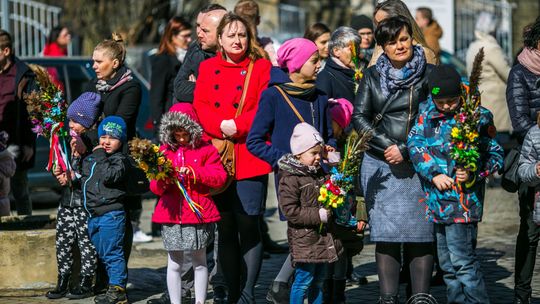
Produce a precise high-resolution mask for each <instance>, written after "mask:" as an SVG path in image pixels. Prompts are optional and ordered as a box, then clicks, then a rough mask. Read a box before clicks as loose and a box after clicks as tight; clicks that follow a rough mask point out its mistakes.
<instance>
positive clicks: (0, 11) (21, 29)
mask: <svg viewBox="0 0 540 304" xmlns="http://www.w3.org/2000/svg"><path fill="white" fill-rule="evenodd" d="M61 11H62V9H61V8H59V7H56V6H51V5H46V4H43V3H40V2H36V1H30V0H0V26H1V27H2V29H4V30H6V31H8V32H10V33H11V35H12V36H13V41H14V51H15V54H16V55H17V56H36V55H38V54H39V53H40V52H41V51H42V50H43V47H44V46H45V41H46V37H47V35H48V34H49V31H50V30H51V29H52V28H53V27H55V26H57V25H58V21H59V16H60V12H61Z"/></svg>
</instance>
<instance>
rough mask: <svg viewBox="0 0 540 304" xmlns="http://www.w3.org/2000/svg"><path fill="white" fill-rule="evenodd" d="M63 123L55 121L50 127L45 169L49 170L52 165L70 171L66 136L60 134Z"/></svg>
mask: <svg viewBox="0 0 540 304" xmlns="http://www.w3.org/2000/svg"><path fill="white" fill-rule="evenodd" d="M63 127H64V123H63V122H59V123H55V124H54V125H53V126H52V128H51V138H49V161H48V162H47V171H51V169H52V168H53V166H60V168H61V169H62V171H71V168H70V164H69V159H68V155H67V153H66V152H67V146H66V140H65V139H66V137H65V136H63V135H62V133H63Z"/></svg>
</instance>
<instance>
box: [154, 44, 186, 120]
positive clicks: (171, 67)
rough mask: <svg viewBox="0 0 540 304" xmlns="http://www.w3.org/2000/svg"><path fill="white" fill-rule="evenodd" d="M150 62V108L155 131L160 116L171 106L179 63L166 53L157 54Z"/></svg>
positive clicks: (173, 56) (175, 58)
mask: <svg viewBox="0 0 540 304" xmlns="http://www.w3.org/2000/svg"><path fill="white" fill-rule="evenodd" d="M151 61H152V77H151V78H150V88H151V90H150V108H151V111H152V113H151V114H152V121H153V124H154V128H155V129H157V128H158V125H159V121H160V120H161V116H162V115H163V114H164V113H166V112H167V111H168V110H169V108H170V107H171V106H172V105H173V93H174V78H175V77H176V75H177V74H178V70H179V69H180V61H179V60H178V58H177V57H176V56H175V55H170V54H167V53H162V54H157V55H155V56H153V57H152V59H151Z"/></svg>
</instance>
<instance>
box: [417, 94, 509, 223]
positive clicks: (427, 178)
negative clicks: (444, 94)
mask: <svg viewBox="0 0 540 304" xmlns="http://www.w3.org/2000/svg"><path fill="white" fill-rule="evenodd" d="M455 125H456V120H455V119H454V115H452V114H444V113H441V112H439V111H438V110H437V108H436V107H435V104H434V103H433V101H432V100H431V97H429V100H428V104H427V108H426V109H425V110H424V112H422V113H421V114H420V115H419V116H418V119H417V122H416V125H415V126H414V127H413V128H412V130H411V132H410V133H409V137H408V141H407V148H408V150H409V155H410V157H411V161H412V163H413V165H414V169H415V170H416V172H418V175H419V176H420V180H421V182H422V186H423V189H424V191H425V195H426V199H425V202H426V204H427V208H426V215H427V217H428V219H429V220H430V221H431V222H434V223H442V224H451V223H471V222H479V221H481V220H482V212H483V202H484V192H485V177H487V176H488V175H490V174H492V173H494V172H497V171H498V170H499V168H501V166H502V164H503V157H504V152H503V149H502V147H501V146H500V145H499V144H498V143H497V141H496V140H495V136H496V134H497V132H496V129H495V126H494V124H493V115H492V114H491V112H490V111H489V110H487V109H486V108H483V107H481V108H480V123H479V126H478V130H477V131H478V133H479V140H480V145H479V148H480V149H479V152H480V159H479V161H478V164H477V168H478V170H477V171H476V172H471V177H470V178H469V181H472V180H474V183H473V184H472V185H470V187H466V185H465V183H461V189H462V192H461V193H460V192H459V191H458V189H457V187H454V188H452V189H450V190H446V191H443V192H441V191H439V190H438V189H437V188H436V187H435V185H434V184H433V182H432V179H433V177H435V176H437V175H439V174H446V175H447V176H449V177H451V178H454V179H455V178H456V163H455V161H454V160H453V159H452V158H451V157H450V148H451V142H450V134H451V131H452V128H453V127H454V126H455Z"/></svg>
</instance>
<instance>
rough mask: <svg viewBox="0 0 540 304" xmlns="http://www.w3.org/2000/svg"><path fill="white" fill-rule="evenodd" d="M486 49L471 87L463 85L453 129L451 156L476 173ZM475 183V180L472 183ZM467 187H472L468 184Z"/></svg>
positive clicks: (477, 60)
mask: <svg viewBox="0 0 540 304" xmlns="http://www.w3.org/2000/svg"><path fill="white" fill-rule="evenodd" d="M483 60H484V49H483V48H482V49H480V51H479V52H478V54H476V56H475V58H474V62H473V68H472V72H471V76H470V78H469V79H470V82H469V86H466V85H462V86H463V89H462V97H461V98H462V105H461V108H460V110H459V111H458V112H457V113H456V115H455V120H456V126H455V127H453V128H452V133H451V143H452V147H451V150H450V155H451V156H452V158H453V159H454V160H455V161H456V165H457V166H458V167H460V168H464V169H466V170H469V171H470V172H475V171H476V170H477V165H476V164H477V161H478V158H479V157H480V153H479V151H478V150H479V134H478V124H479V122H480V92H479V91H478V84H479V81H480V76H481V73H482V61H483ZM470 183H471V184H472V183H474V180H472V181H471V182H470ZM466 186H470V185H469V184H466Z"/></svg>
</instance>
